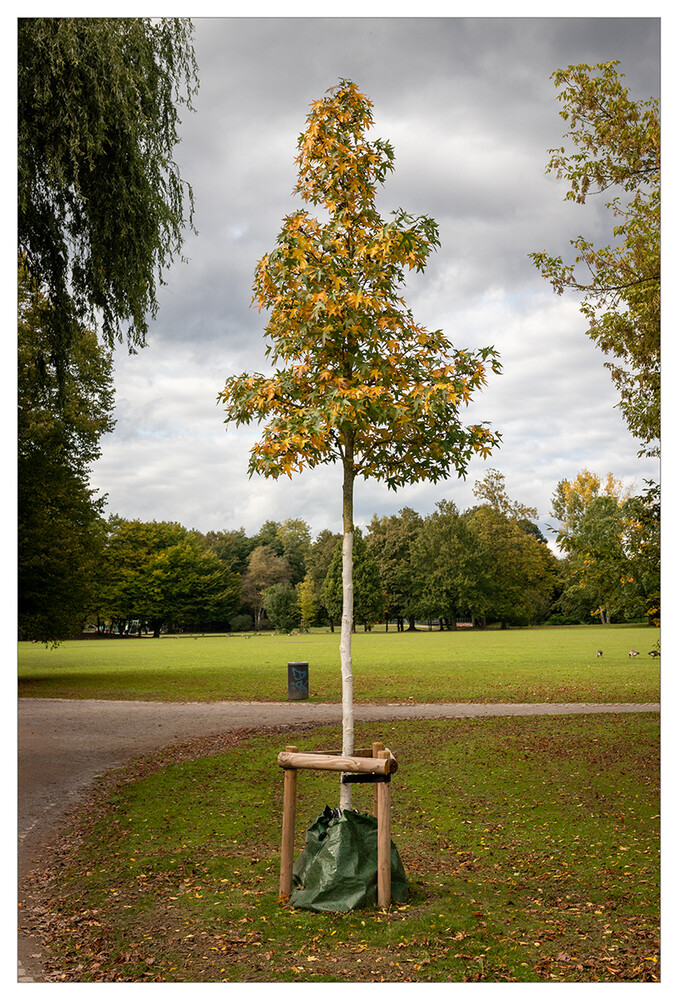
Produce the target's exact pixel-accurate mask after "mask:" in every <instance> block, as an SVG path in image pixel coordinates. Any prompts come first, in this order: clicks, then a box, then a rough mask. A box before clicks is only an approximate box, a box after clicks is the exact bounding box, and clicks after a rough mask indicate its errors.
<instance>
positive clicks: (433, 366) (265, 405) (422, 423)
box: [221, 80, 498, 808]
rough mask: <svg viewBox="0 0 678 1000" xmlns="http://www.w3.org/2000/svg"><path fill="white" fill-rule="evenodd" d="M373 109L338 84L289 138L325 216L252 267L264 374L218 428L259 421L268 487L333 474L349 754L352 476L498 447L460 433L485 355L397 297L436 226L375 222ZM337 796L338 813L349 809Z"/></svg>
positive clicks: (229, 406)
mask: <svg viewBox="0 0 678 1000" xmlns="http://www.w3.org/2000/svg"><path fill="white" fill-rule="evenodd" d="M370 109H371V102H370V101H369V100H368V99H367V98H366V97H365V96H364V95H363V94H361V93H360V91H359V90H358V88H357V87H356V85H355V84H354V83H352V82H351V81H348V80H342V81H340V83H339V84H338V86H337V87H335V88H333V89H332V90H331V91H330V92H329V93H328V94H327V95H326V96H325V98H324V99H322V100H319V101H316V102H315V103H314V104H313V105H312V108H311V112H310V114H309V116H308V118H307V128H306V130H305V132H303V133H302V135H301V136H300V137H299V141H298V150H299V155H298V157H297V163H298V165H299V179H298V183H297V187H296V191H297V192H298V193H299V194H300V195H301V197H302V198H303V200H304V201H305V202H307V203H310V204H311V205H314V206H316V205H319V206H321V207H322V208H323V210H324V213H326V215H325V217H324V218H323V219H317V218H314V217H312V216H310V215H309V214H308V213H307V212H306V211H299V212H295V213H294V214H292V215H289V216H287V218H286V219H285V221H284V224H283V228H282V231H281V233H280V235H279V237H278V242H277V246H276V248H275V249H274V250H273V251H272V252H271V253H268V254H267V255H266V256H264V258H263V259H262V260H261V261H260V262H259V264H258V266H257V271H256V277H255V285H254V297H255V300H256V302H257V304H258V305H259V307H260V308H266V309H270V310H271V313H270V317H269V320H268V326H267V334H268V336H269V337H270V340H271V344H270V346H269V348H268V353H269V354H270V355H271V360H272V361H273V363H274V364H275V363H277V362H280V363H281V367H280V368H279V369H277V370H275V371H273V373H272V374H270V375H261V374H257V375H248V374H243V375H240V376H234V377H232V378H229V379H228V381H227V382H226V386H225V388H224V390H223V392H222V394H221V398H222V400H223V402H224V404H225V408H226V420H227V421H235V422H236V423H237V424H242V423H250V422H251V421H252V420H257V421H261V420H266V421H267V424H266V426H265V429H264V433H263V437H262V440H261V441H260V442H258V443H257V444H256V445H255V446H254V448H253V449H252V454H251V460H250V473H254V472H258V473H262V474H263V475H266V476H273V477H277V476H280V475H282V474H287V475H290V476H291V474H292V472H293V471H301V470H302V469H303V468H304V467H306V466H308V467H311V468H313V467H315V466H317V465H320V464H323V463H328V462H335V461H339V462H341V465H342V469H343V485H342V517H343V538H344V545H343V571H342V578H343V599H342V636H341V643H340V656H341V673H342V707H343V717H342V731H343V739H342V749H343V752H344V753H347V754H351V753H352V752H353V667H352V657H351V632H352V629H353V590H354V586H353V571H352V552H353V540H354V526H353V494H354V483H355V480H356V478H357V477H359V476H363V477H365V478H367V477H374V478H377V479H380V480H382V481H384V482H386V483H387V484H388V486H389V487H391V488H392V489H396V488H398V487H399V486H403V485H406V484H408V483H412V482H416V481H418V480H422V479H428V480H432V481H434V482H435V481H438V480H440V479H443V478H445V477H446V476H449V475H450V474H451V473H452V472H454V473H457V474H464V472H465V470H466V467H467V465H468V462H469V460H470V458H471V456H472V455H474V454H475V453H480V454H483V455H487V454H489V453H490V451H491V450H492V448H493V446H494V445H495V443H496V441H497V436H496V435H495V434H493V433H492V432H491V431H490V430H489V429H488V428H487V427H486V426H483V425H474V426H470V427H464V426H463V424H462V422H461V419H460V410H461V408H462V406H464V405H465V404H466V403H468V402H469V400H470V399H471V396H472V394H473V393H474V391H475V390H477V389H479V388H481V387H482V386H483V385H484V384H485V380H486V369H487V367H488V366H491V367H492V368H494V369H495V370H497V369H498V362H497V360H496V352H495V351H494V350H493V349H492V348H485V349H482V350H477V351H454V350H453V348H452V345H451V344H450V343H449V341H448V340H447V339H446V337H445V336H444V335H443V334H442V332H441V331H433V332H430V331H428V330H426V329H425V328H424V327H422V326H419V325H417V324H416V323H415V322H414V320H413V318H412V316H411V313H410V311H409V310H408V309H407V307H406V305H405V303H404V301H403V299H402V297H401V296H400V294H399V286H401V285H402V284H403V282H404V278H405V269H406V268H407V269H410V270H412V269H416V270H418V271H421V270H423V269H424V266H425V264H426V261H427V259H428V257H429V255H430V253H431V252H432V251H433V250H434V249H435V248H436V247H437V246H438V245H439V239H438V230H437V227H436V224H435V222H434V220H433V219H430V218H428V217H425V216H422V217H420V218H413V217H412V216H410V215H408V214H407V213H406V212H404V211H403V210H398V211H397V212H396V213H394V217H393V219H392V221H391V222H384V221H383V220H382V219H381V217H380V216H379V213H378V211H377V207H376V201H375V196H376V189H377V185H378V184H382V183H383V181H384V180H385V178H386V176H387V174H388V173H389V171H391V170H392V169H393V160H394V156H393V149H392V147H391V146H390V144H389V143H388V142H385V141H383V140H381V139H372V138H371V137H369V136H368V133H369V130H370V128H371V125H372V113H371V110H370ZM350 802H351V796H350V785H346V786H342V790H341V798H340V803H341V807H342V808H347V807H349V806H350Z"/></svg>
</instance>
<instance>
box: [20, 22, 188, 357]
mask: <svg viewBox="0 0 678 1000" xmlns="http://www.w3.org/2000/svg"><path fill="white" fill-rule="evenodd" d="M192 30H193V29H192V26H191V23H190V21H188V20H187V19H185V18H150V17H147V18H141V17H75V18H74V17H65V18H60V17H32V18H19V21H18V80H17V88H18V246H19V251H20V254H23V255H24V256H25V259H26V262H27V265H28V267H29V269H30V271H31V273H32V274H33V276H34V277H35V278H36V279H37V280H38V281H40V282H41V283H42V284H43V285H44V287H45V289H46V294H47V297H48V299H49V302H50V304H51V306H52V312H51V317H50V319H51V323H50V337H51V347H52V351H53V353H54V357H55V359H56V363H57V368H58V370H59V371H61V367H62V365H63V364H64V363H65V358H66V356H67V352H68V348H69V344H70V341H71V337H72V333H73V319H74V318H75V319H76V320H77V321H79V322H81V323H82V322H87V323H89V324H90V325H92V324H94V323H96V322H98V321H100V322H101V330H102V334H103V338H104V341H105V343H106V344H108V346H112V345H113V342H114V341H115V340H116V339H117V340H123V339H124V337H125V336H126V337H127V341H128V344H129V346H130V348H134V347H140V346H141V347H143V345H144V343H145V339H146V333H147V330H148V317H149V315H150V316H155V315H156V312H157V307H158V306H157V301H156V294H155V290H156V280H157V281H158V282H159V283H160V284H162V283H163V272H164V270H165V269H166V268H167V267H168V266H169V264H170V262H171V260H172V259H173V257H174V256H175V254H176V253H177V252H179V251H180V249H181V246H182V243H183V238H184V233H183V230H184V226H185V219H184V200H185V197H188V201H189V220H188V221H189V224H191V218H192V212H193V196H192V192H191V188H190V186H188V185H186V184H185V182H184V181H183V180H182V178H181V176H180V173H179V168H178V166H177V164H176V163H175V162H174V161H173V159H172V154H173V149H174V146H175V145H176V143H177V142H178V133H177V126H178V123H179V114H178V110H177V106H178V105H181V104H184V105H186V107H187V108H189V109H190V108H191V100H192V96H193V94H194V93H195V92H196V90H197V82H196V74H197V69H196V64H195V57H194V53H193V47H192V44H191V36H192ZM125 327H127V329H126V331H125V330H124V328H125Z"/></svg>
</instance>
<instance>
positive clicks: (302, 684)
mask: <svg viewBox="0 0 678 1000" xmlns="http://www.w3.org/2000/svg"><path fill="white" fill-rule="evenodd" d="M305 698H308V663H301V662H298V663H288V664H287V700H288V701H303V700H304V699H305Z"/></svg>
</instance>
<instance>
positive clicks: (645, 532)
mask: <svg viewBox="0 0 678 1000" xmlns="http://www.w3.org/2000/svg"><path fill="white" fill-rule="evenodd" d="M624 513H625V515H626V518H627V533H626V551H627V553H628V554H629V557H630V559H631V561H632V565H633V573H634V577H635V580H636V582H637V585H638V589H639V591H640V593H641V594H642V595H643V598H644V600H645V611H644V613H645V615H646V616H647V619H648V623H649V624H650V625H655V626H657V625H659V620H660V606H661V572H660V568H661V531H660V525H661V518H660V499H659V487H658V486H657V485H656V484H654V483H646V489H645V490H644V491H643V492H642V493H641V494H640V495H639V496H633V497H629V498H628V500H627V501H626V502H625V504H624Z"/></svg>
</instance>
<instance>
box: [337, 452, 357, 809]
mask: <svg viewBox="0 0 678 1000" xmlns="http://www.w3.org/2000/svg"><path fill="white" fill-rule="evenodd" d="M354 478H355V472H354V469H353V454H352V449H350V448H349V447H347V448H346V453H345V454H344V485H343V515H344V539H343V543H342V548H341V556H342V558H341V583H342V594H343V601H342V611H341V642H340V645H339V652H340V655H341V705H342V747H341V752H342V755H343V756H344V757H351V756H352V754H353V659H352V656H351V632H352V629H353V480H354ZM351 804H352V798H351V786H350V785H341V786H340V796H339V807H340V808H341V809H350V808H351Z"/></svg>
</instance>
